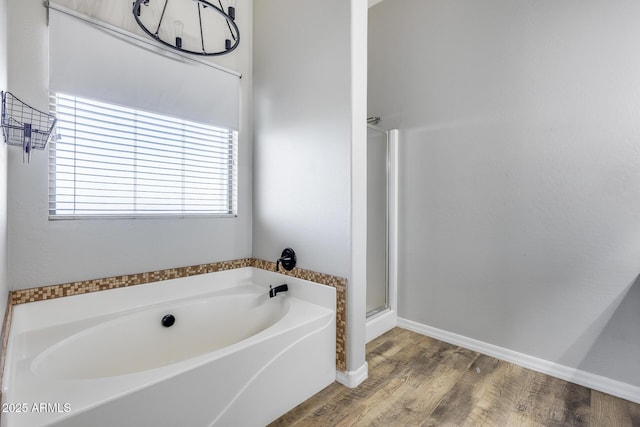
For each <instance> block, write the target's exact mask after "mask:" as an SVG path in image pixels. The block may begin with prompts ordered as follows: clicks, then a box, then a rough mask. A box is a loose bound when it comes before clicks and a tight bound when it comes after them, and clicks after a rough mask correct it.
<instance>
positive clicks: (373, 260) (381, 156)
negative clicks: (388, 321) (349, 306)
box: [367, 126, 389, 317]
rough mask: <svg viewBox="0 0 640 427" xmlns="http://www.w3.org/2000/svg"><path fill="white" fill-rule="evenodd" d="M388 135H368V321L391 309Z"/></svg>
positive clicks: (370, 132) (379, 132) (371, 132)
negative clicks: (389, 288) (389, 285)
mask: <svg viewBox="0 0 640 427" xmlns="http://www.w3.org/2000/svg"><path fill="white" fill-rule="evenodd" d="M388 152H389V150H388V142H387V132H384V131H382V130H380V129H378V128H375V127H373V126H369V128H368V131H367V317H370V316H372V315H374V314H376V313H379V312H381V311H384V310H386V309H387V308H388V307H389V292H388V276H389V274H388V264H389V263H388V246H389V245H388V234H389V233H388V208H387V206H388V178H387V177H388V168H389V160H388V157H389V156H388Z"/></svg>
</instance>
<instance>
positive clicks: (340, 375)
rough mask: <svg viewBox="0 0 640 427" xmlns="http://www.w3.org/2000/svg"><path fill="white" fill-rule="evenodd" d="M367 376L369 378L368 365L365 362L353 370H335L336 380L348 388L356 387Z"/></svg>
mask: <svg viewBox="0 0 640 427" xmlns="http://www.w3.org/2000/svg"><path fill="white" fill-rule="evenodd" d="M367 378H369V365H368V364H367V362H364V364H363V365H362V366H360V367H359V368H358V369H356V370H355V371H347V372H342V371H336V381H338V382H339V383H340V384H342V385H344V386H346V387H349V388H356V387H358V386H359V385H360V384H361V383H362V382H363V381H364V380H366V379H367Z"/></svg>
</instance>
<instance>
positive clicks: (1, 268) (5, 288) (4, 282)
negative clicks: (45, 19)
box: [0, 0, 9, 338]
mask: <svg viewBox="0 0 640 427" xmlns="http://www.w3.org/2000/svg"><path fill="white" fill-rule="evenodd" d="M0 90H3V91H6V90H7V0H0ZM0 139H1V141H0V316H4V311H5V309H6V304H7V294H8V292H9V283H8V279H7V276H8V273H7V271H8V264H7V147H6V145H5V143H4V137H0ZM0 338H1V337H0Z"/></svg>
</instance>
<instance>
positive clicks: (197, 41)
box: [133, 0, 240, 56]
mask: <svg viewBox="0 0 640 427" xmlns="http://www.w3.org/2000/svg"><path fill="white" fill-rule="evenodd" d="M232 1H234V0H232ZM218 5H219V6H217V5H215V4H213V3H210V2H208V1H206V0H172V1H171V2H170V1H169V0H135V1H134V2H133V17H134V18H135V20H136V22H137V23H138V25H139V26H140V28H142V30H143V31H144V32H145V33H147V34H148V35H149V36H150V37H151V38H153V39H155V40H157V41H158V42H160V43H162V44H163V45H165V46H167V47H170V48H172V49H175V50H178V51H180V52H185V53H190V54H193V55H201V56H217V55H225V54H227V53H230V52H232V51H233V50H234V49H235V48H237V47H238V45H239V44H240V30H238V26H237V25H236V22H235V18H236V9H235V7H234V6H232V5H229V6H228V7H227V8H226V11H225V8H224V6H223V5H222V0H218ZM213 27H218V28H217V30H216V29H214V28H213ZM185 30H187V31H185Z"/></svg>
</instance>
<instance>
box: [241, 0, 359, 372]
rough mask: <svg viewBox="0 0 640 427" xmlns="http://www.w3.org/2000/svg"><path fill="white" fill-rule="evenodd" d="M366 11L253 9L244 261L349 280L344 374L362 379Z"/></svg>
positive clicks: (287, 6) (334, 3)
mask: <svg viewBox="0 0 640 427" xmlns="http://www.w3.org/2000/svg"><path fill="white" fill-rule="evenodd" d="M366 6H367V5H366V1H365V0H354V1H352V2H345V1H343V0H331V1H328V2H327V1H325V2H317V1H311V0H303V1H300V0H260V1H256V2H255V3H254V8H255V10H254V99H255V104H254V115H255V124H254V126H255V141H254V144H255V147H254V202H253V206H254V212H253V231H254V237H253V255H254V256H255V257H256V258H261V259H267V260H272V261H275V260H276V259H277V257H278V256H279V255H280V252H281V251H282V249H284V248H285V247H288V246H290V247H292V248H294V250H295V251H296V253H297V256H298V266H299V267H301V268H306V269H309V270H314V271H319V272H323V273H328V274H333V275H337V276H342V277H346V278H347V279H348V280H349V285H348V292H347V310H348V311H347V325H348V330H347V370H348V371H356V370H359V369H360V371H359V372H364V375H365V376H364V377H363V378H366V365H364V320H365V297H366V293H365V292H366V291H365V283H366V247H365V244H366V102H365V99H366V56H365V55H366ZM363 367H364V369H361V368H363ZM363 378H360V379H363Z"/></svg>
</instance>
